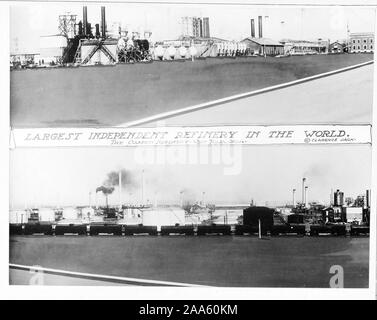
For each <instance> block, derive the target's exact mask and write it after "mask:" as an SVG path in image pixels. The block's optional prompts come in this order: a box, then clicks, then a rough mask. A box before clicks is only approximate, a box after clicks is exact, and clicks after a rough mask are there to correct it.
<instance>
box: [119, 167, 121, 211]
mask: <svg viewBox="0 0 377 320" xmlns="http://www.w3.org/2000/svg"><path fill="white" fill-rule="evenodd" d="M119 209H122V171H119Z"/></svg>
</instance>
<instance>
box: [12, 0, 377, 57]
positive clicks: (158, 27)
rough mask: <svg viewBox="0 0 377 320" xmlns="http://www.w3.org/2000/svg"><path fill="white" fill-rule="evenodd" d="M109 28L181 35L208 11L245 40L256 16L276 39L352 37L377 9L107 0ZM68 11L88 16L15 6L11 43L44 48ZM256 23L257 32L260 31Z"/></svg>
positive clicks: (95, 15)
mask: <svg viewBox="0 0 377 320" xmlns="http://www.w3.org/2000/svg"><path fill="white" fill-rule="evenodd" d="M100 6H101V5H100V4H98V3H95V4H87V7H88V20H89V22H91V24H92V26H93V27H94V25H95V24H96V23H100ZM105 6H106V21H107V26H108V29H111V25H112V23H113V22H121V24H122V27H123V28H125V27H126V28H127V29H128V30H129V31H140V32H142V31H143V30H145V29H149V30H151V31H152V32H153V35H152V40H163V39H175V38H177V37H178V36H179V35H180V34H181V30H182V25H181V17H183V16H207V17H209V18H210V32H211V35H212V36H216V37H220V38H225V39H229V40H240V39H243V38H245V37H247V36H249V35H250V19H251V18H254V19H256V20H257V17H258V16H259V15H261V16H263V17H264V24H263V26H264V27H263V29H264V36H265V37H270V38H274V39H281V38H292V39H309V40H314V39H318V38H323V39H331V40H332V41H335V40H338V39H343V38H346V34H347V23H348V25H349V29H350V31H351V32H361V31H363V32H364V31H365V32H370V31H374V24H375V9H371V8H361V7H316V8H313V7H311V8H310V7H306V8H301V7H281V6H280V7H279V6H275V7H261V6H254V7H253V6H221V5H172V4H169V5H164V4H119V3H118V4H109V3H107V4H105ZM66 12H71V13H72V14H77V16H78V20H81V19H82V5H81V4H79V3H65V4H64V3H63V4H58V3H43V4H37V3H33V4H29V5H26V4H19V5H14V6H13V7H11V12H10V33H11V34H10V42H11V43H10V46H11V51H12V52H13V51H14V50H15V48H16V47H18V50H19V51H38V49H39V36H41V35H51V34H57V33H58V16H59V15H60V14H64V13H66ZM266 17H268V18H266ZM257 28H258V27H257V25H256V31H257Z"/></svg>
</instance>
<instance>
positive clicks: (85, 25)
mask: <svg viewBox="0 0 377 320" xmlns="http://www.w3.org/2000/svg"><path fill="white" fill-rule="evenodd" d="M82 26H83V29H84V36H86V35H87V34H88V10H87V7H86V6H84V7H83V8H82Z"/></svg>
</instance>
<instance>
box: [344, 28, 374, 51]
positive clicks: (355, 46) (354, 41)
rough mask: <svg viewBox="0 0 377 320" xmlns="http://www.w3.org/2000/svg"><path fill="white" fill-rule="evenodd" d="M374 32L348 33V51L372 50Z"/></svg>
mask: <svg viewBox="0 0 377 320" xmlns="http://www.w3.org/2000/svg"><path fill="white" fill-rule="evenodd" d="M373 42H374V33H373V32H359V33H351V34H350V35H349V41H348V43H349V49H348V52H350V53H360V52H374V43H373Z"/></svg>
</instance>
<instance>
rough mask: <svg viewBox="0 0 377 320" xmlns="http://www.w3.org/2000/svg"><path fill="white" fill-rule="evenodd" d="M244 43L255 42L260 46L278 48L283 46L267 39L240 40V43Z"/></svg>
mask: <svg viewBox="0 0 377 320" xmlns="http://www.w3.org/2000/svg"><path fill="white" fill-rule="evenodd" d="M246 41H252V42H255V43H257V44H259V45H261V46H275V47H276V46H279V47H283V46H284V45H283V44H282V43H280V42H279V41H276V40H272V39H269V38H250V37H249V38H245V39H243V40H242V42H246Z"/></svg>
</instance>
